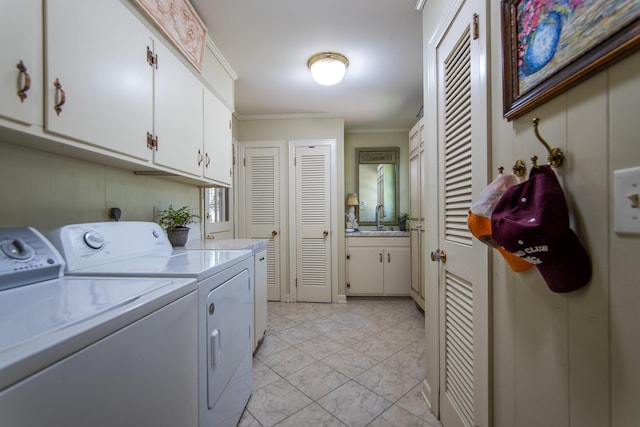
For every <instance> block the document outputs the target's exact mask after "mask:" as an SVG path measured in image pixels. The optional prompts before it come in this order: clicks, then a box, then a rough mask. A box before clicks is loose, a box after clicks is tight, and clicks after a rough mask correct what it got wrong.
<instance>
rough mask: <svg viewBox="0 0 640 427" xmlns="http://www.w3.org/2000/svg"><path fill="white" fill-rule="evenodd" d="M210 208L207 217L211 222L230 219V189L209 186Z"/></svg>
mask: <svg viewBox="0 0 640 427" xmlns="http://www.w3.org/2000/svg"><path fill="white" fill-rule="evenodd" d="M207 191H208V194H207V195H208V199H209V208H208V211H207V219H208V221H209V222H210V223H214V222H227V221H229V189H228V188H208V189H207Z"/></svg>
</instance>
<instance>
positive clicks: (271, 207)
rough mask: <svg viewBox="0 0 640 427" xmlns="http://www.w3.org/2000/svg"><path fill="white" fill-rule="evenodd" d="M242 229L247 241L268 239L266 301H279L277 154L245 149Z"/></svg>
mask: <svg viewBox="0 0 640 427" xmlns="http://www.w3.org/2000/svg"><path fill="white" fill-rule="evenodd" d="M244 153H245V160H244V161H245V171H244V173H245V201H244V203H245V212H244V216H245V227H246V237H247V238H250V239H269V243H268V245H267V299H268V300H269V301H280V268H279V265H280V196H281V195H280V191H279V188H280V176H279V174H280V164H279V159H280V152H279V148H277V147H267V148H255V147H247V148H245V152H244Z"/></svg>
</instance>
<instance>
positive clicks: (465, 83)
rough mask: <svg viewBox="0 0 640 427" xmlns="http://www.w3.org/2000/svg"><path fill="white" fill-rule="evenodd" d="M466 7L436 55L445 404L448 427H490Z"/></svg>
mask: <svg viewBox="0 0 640 427" xmlns="http://www.w3.org/2000/svg"><path fill="white" fill-rule="evenodd" d="M473 14H474V10H473V9H472V7H471V5H470V2H469V1H467V2H465V3H464V4H463V5H462V6H461V9H460V11H459V13H458V15H457V17H456V19H455V20H454V21H453V23H452V26H451V27H450V30H449V31H448V32H447V34H446V35H445V37H444V38H443V40H442V41H441V44H440V45H439V47H438V49H437V58H438V59H437V60H438V77H437V78H438V91H439V97H438V98H439V101H438V104H439V107H438V151H439V164H440V165H439V171H440V172H439V177H438V183H439V203H438V204H439V221H440V224H439V246H440V248H439V249H441V250H444V252H446V261H444V262H443V260H440V261H439V262H440V269H439V281H440V287H439V290H440V291H439V292H440V393H441V394H440V403H441V408H440V410H441V413H440V415H441V419H442V421H443V424H444V425H446V426H447V427H452V426H487V425H488V418H487V417H486V414H487V413H488V411H487V408H486V407H485V406H486V402H487V399H488V396H487V394H488V391H489V389H488V387H487V375H488V364H487V352H488V337H487V334H488V327H487V325H488V324H487V318H488V312H487V293H488V291H487V286H488V276H487V250H486V247H483V246H484V245H482V244H478V242H477V241H474V240H473V239H472V235H471V233H470V232H469V230H468V228H467V210H468V209H469V207H470V206H471V202H472V199H473V196H474V194H478V193H479V192H480V190H481V189H482V187H483V186H484V185H486V176H487V154H486V153H487V138H486V130H485V129H486V110H487V105H486V97H485V96H482V91H481V87H482V86H481V85H480V77H479V76H480V61H481V59H480V56H479V55H478V44H479V41H478V40H474V39H473V27H472V22H473Z"/></svg>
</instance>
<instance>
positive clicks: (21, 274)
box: [0, 227, 64, 290]
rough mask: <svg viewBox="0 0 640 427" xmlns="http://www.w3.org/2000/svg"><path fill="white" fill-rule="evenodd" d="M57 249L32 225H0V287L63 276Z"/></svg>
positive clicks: (1, 288)
mask: <svg viewBox="0 0 640 427" xmlns="http://www.w3.org/2000/svg"><path fill="white" fill-rule="evenodd" d="M63 269H64V262H63V261H62V258H61V257H60V254H59V253H58V251H56V250H55V248H54V247H53V246H52V245H51V243H50V242H49V241H48V240H47V239H46V238H45V237H44V236H43V235H42V234H40V233H39V232H38V231H37V230H35V229H33V228H31V227H15V228H0V290H4V289H9V288H14V287H17V286H22V285H28V284H32V283H38V282H42V281H45V280H50V279H55V278H58V277H60V276H62V271H63Z"/></svg>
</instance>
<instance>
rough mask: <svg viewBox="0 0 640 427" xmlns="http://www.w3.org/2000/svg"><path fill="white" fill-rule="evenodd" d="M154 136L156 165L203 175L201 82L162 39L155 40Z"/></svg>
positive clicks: (154, 159)
mask: <svg viewBox="0 0 640 427" xmlns="http://www.w3.org/2000/svg"><path fill="white" fill-rule="evenodd" d="M155 54H157V55H158V64H157V68H156V69H155V70H154V72H155V85H154V89H155V92H154V93H155V99H154V135H155V137H157V138H158V146H157V147H156V149H155V150H154V158H153V161H154V163H155V164H157V165H161V166H165V167H167V168H171V169H175V170H177V171H179V172H184V173H186V174H189V175H193V176H197V177H199V176H201V175H202V164H201V161H202V160H201V156H202V141H203V139H202V133H203V129H202V104H203V102H202V91H203V86H202V83H200V81H199V80H198V79H197V78H196V76H194V75H193V73H191V71H190V70H189V69H188V68H187V67H186V66H185V65H184V64H183V63H182V62H180V60H178V58H177V57H176V56H175V55H174V54H173V53H172V52H171V51H170V50H169V49H168V48H167V47H166V46H165V45H164V44H163V43H161V42H160V41H156V43H155Z"/></svg>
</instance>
